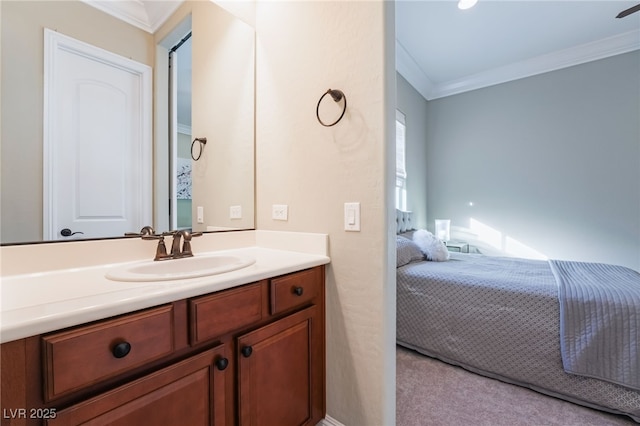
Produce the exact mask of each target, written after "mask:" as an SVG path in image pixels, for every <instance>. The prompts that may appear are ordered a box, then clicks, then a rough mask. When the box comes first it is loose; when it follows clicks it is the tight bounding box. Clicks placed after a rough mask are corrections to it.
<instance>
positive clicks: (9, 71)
mask: <svg viewBox="0 0 640 426" xmlns="http://www.w3.org/2000/svg"><path fill="white" fill-rule="evenodd" d="M0 7H1V8H2V22H1V28H2V46H1V49H0V50H1V55H2V86H1V87H2V111H1V114H2V116H1V124H2V135H1V142H2V160H1V161H2V163H1V167H0V170H1V171H2V187H1V191H0V193H1V197H2V210H1V212H0V217H2V229H1V235H2V242H3V243H8V242H13V241H39V240H41V239H42V110H43V107H42V106H43V67H44V59H43V58H44V41H43V40H44V35H43V28H51V29H53V30H56V31H58V32H60V33H62V34H65V35H68V36H70V37H73V38H75V39H78V40H81V41H84V42H87V43H90V44H93V45H94V46H98V47H101V48H103V49H106V50H109V51H111V52H114V53H117V54H120V55H122V56H126V57H129V58H131V59H134V60H136V61H138V62H142V63H144V64H147V65H150V66H151V65H153V55H154V53H153V52H154V50H153V40H152V36H151V35H150V34H148V33H146V32H144V31H142V30H139V29H137V28H134V27H133V26H131V25H129V24H126V23H124V22H122V21H119V20H117V19H115V18H112V17H110V16H108V15H106V14H105V13H102V12H100V11H98V10H97V9H94V8H92V7H90V6H87V5H86V4H83V3H81V2H80V1H65V2H47V1H2V2H0Z"/></svg>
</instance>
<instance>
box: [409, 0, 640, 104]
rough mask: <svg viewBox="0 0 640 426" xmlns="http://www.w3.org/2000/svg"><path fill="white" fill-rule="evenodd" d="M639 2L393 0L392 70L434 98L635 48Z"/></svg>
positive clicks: (639, 35)
mask: <svg viewBox="0 0 640 426" xmlns="http://www.w3.org/2000/svg"><path fill="white" fill-rule="evenodd" d="M639 2H640V1H639V0H625V1H614V0H609V1H594V0H563V1H549V0H537V1H525V0H479V1H478V4H477V5H476V6H475V7H473V8H471V9H468V10H459V9H458V8H457V0H419V1H418V0H398V1H396V69H397V70H398V72H399V73H400V74H401V75H402V76H403V77H404V78H405V79H407V80H408V81H409V83H411V85H412V86H413V87H414V88H416V90H418V92H420V93H421V94H422V96H423V97H424V98H425V99H427V100H431V99H436V98H440V97H444V96H449V95H453V94H456V93H461V92H465V91H468V90H474V89H477V88H481V87H486V86H490V85H493V84H499V83H503V82H506V81H510V80H514V79H518V78H523V77H527V76H531V75H535V74H540V73H542V72H547V71H552V70H555V69H560V68H564V67H567V66H572V65H577V64H580V63H584V62H588V61H591V60H596V59H602V58H605V57H608V56H612V55H615V54H620V53H625V52H629V51H631V50H637V49H640V12H638V13H635V14H632V15H629V16H627V17H625V18H622V19H616V18H615V16H616V15H617V14H618V13H619V12H620V11H622V10H623V9H627V8H629V7H631V6H634V5H636V4H638V3H639Z"/></svg>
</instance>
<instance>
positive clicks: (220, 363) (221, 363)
mask: <svg viewBox="0 0 640 426" xmlns="http://www.w3.org/2000/svg"><path fill="white" fill-rule="evenodd" d="M228 365H229V360H228V359H226V358H219V359H217V360H216V367H217V368H218V370H220V371H222V370H224V369H225V368H227V366H228Z"/></svg>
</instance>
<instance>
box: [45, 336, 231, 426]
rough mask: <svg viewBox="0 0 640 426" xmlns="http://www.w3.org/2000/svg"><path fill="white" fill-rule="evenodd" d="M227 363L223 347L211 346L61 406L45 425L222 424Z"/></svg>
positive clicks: (194, 425)
mask: <svg viewBox="0 0 640 426" xmlns="http://www.w3.org/2000/svg"><path fill="white" fill-rule="evenodd" d="M228 363H229V361H228V358H227V353H226V348H225V346H224V345H220V346H217V347H216V348H214V349H211V350H208V351H205V352H202V353H200V354H198V355H194V356H192V357H190V358H187V359H186V360H184V361H181V362H178V363H176V364H173V365H171V366H169V367H166V368H164V369H162V370H160V371H157V372H155V373H152V374H149V375H147V376H145V377H143V378H141V379H138V380H136V381H133V382H131V383H128V384H126V385H123V386H121V387H119V388H116V389H114V390H113V391H110V392H106V393H104V394H102V395H99V396H97V397H95V398H92V399H89V400H87V401H84V402H81V403H79V404H76V405H74V406H72V407H69V408H67V409H64V410H61V411H59V412H58V413H57V415H56V418H55V419H51V420H49V421H48V423H47V424H48V425H60V426H71V425H80V424H82V425H109V426H117V425H121V426H131V425H163V426H165V425H166V426H173V425H175V426H184V425H190V426H196V425H224V424H225V380H226V376H227V374H231V373H230V370H231V369H227V366H228ZM227 371H229V373H227Z"/></svg>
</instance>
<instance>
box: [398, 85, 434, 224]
mask: <svg viewBox="0 0 640 426" xmlns="http://www.w3.org/2000/svg"><path fill="white" fill-rule="evenodd" d="M396 78H397V83H396V86H397V107H398V109H399V110H400V111H401V112H402V113H403V114H404V115H405V119H406V146H405V150H406V153H405V154H406V169H407V210H409V211H410V212H412V216H411V217H412V221H413V225H414V228H416V229H426V228H427V224H428V219H429V218H428V217H427V119H426V117H427V101H426V100H425V99H424V98H423V97H422V95H421V94H420V93H419V92H418V91H417V90H416V89H414V88H413V86H411V84H409V82H407V80H406V79H405V78H404V77H403V76H402V75H400V73H397V77H396ZM394 155H395V153H394Z"/></svg>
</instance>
